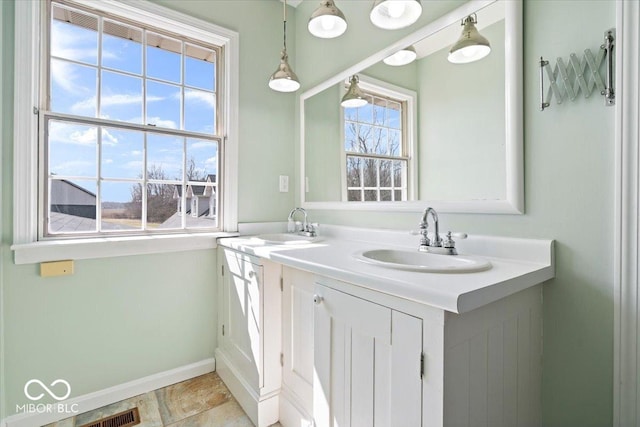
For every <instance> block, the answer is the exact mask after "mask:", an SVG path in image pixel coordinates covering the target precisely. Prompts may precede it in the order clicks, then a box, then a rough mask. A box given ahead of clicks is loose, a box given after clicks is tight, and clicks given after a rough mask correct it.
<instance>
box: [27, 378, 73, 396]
mask: <svg viewBox="0 0 640 427" xmlns="http://www.w3.org/2000/svg"><path fill="white" fill-rule="evenodd" d="M33 383H36V384H38V385H39V386H40V387H42V388H43V389H44V391H46V392H47V393H49V396H51V397H53V398H54V399H56V400H65V399H66V398H67V397H69V395H70V394H71V386H70V385H69V383H68V382H66V381H65V380H61V379H57V380H55V381H54V382H52V383H51V384H50V387H54V386H55V385H56V384H64V385H65V386H66V387H67V393H66V394H65V395H64V396H58V395H57V394H55V393H54V392H52V391H51V390H50V389H49V388H48V387H47V386H46V385H44V383H43V382H42V381H40V380H29V381H27V383H26V384H25V385H24V395H25V396H27V398H29V399H31V400H40V399H42V397H43V396H44V393H40V394H39V395H37V396H32V395H31V394H29V386H30V385H31V384H33Z"/></svg>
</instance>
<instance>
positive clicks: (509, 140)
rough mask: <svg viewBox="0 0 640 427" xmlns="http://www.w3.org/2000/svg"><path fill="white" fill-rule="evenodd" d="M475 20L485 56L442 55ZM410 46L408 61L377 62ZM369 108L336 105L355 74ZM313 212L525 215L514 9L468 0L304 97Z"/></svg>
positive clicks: (304, 151) (518, 16)
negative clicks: (487, 49) (458, 59)
mask: <svg viewBox="0 0 640 427" xmlns="http://www.w3.org/2000/svg"><path fill="white" fill-rule="evenodd" d="M472 14H475V16H476V18H477V28H478V30H479V31H480V33H481V34H482V35H483V36H484V37H486V38H487V39H489V41H490V43H491V53H490V54H489V55H488V56H486V57H485V58H483V59H481V60H479V61H476V62H472V63H468V64H454V63H451V62H449V61H448V60H447V55H448V53H449V49H450V48H451V46H452V45H453V44H454V43H455V42H456V41H457V40H458V38H459V37H460V34H461V31H462V27H461V25H460V24H461V22H462V20H464V19H465V18H466V17H468V16H470V15H472ZM407 46H413V47H414V48H415V50H416V53H417V59H416V60H415V61H414V62H412V63H410V64H408V65H404V66H390V65H387V64H385V63H384V62H383V61H382V60H383V59H384V58H387V57H388V56H390V55H391V54H393V53H394V52H397V51H398V50H400V49H402V48H405V47H407ZM353 75H357V76H358V77H359V86H360V87H361V89H363V91H364V92H365V94H366V95H367V99H368V103H367V105H366V106H363V107H359V108H343V107H341V106H340V100H341V98H342V96H343V95H344V93H345V92H346V90H347V87H348V86H349V84H348V82H349V79H350V77H351V76H353ZM300 114H301V116H300V131H301V136H300V142H301V143H300V157H301V159H300V160H301V164H300V171H301V175H300V179H301V180H300V182H301V186H300V187H301V188H300V194H301V204H302V206H304V207H305V208H309V209H341V210H380V211H409V212H412V211H415V212H419V211H422V210H423V209H424V208H425V207H426V206H433V207H434V208H435V209H436V210H438V211H439V212H459V213H509V214H518V213H523V212H524V188H523V187H524V186H523V141H522V3H521V1H510V0H497V1H496V0H493V1H471V2H468V3H465V4H464V5H462V6H461V7H459V8H457V9H455V10H454V11H452V12H450V13H448V14H446V15H444V16H442V17H441V18H439V19H437V20H435V21H433V22H431V23H429V24H427V25H426V26H424V27H422V28H420V29H418V30H417V31H415V32H414V33H413V34H411V35H409V36H407V37H405V38H403V39H402V40H400V41H398V42H397V43H394V44H393V45H392V46H389V47H387V48H385V49H383V50H381V51H379V52H378V53H376V54H375V55H373V56H371V57H369V58H367V59H365V60H364V61H361V62H360V63H358V64H356V65H354V66H352V67H350V68H349V69H347V70H345V71H344V72H342V73H339V74H338V75H336V76H334V77H333V78H331V79H329V80H327V81H325V82H323V83H321V84H320V85H318V86H316V87H314V88H312V89H310V90H308V91H306V92H304V93H303V94H301V96H300Z"/></svg>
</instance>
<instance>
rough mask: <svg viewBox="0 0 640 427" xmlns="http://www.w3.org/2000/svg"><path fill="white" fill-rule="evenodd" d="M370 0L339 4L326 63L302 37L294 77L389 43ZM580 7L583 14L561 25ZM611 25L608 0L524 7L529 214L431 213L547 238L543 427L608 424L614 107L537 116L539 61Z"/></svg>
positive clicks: (578, 48)
mask: <svg viewBox="0 0 640 427" xmlns="http://www.w3.org/2000/svg"><path fill="white" fill-rule="evenodd" d="M305 3H306V2H303V5H304V4H305ZM310 3H313V2H310ZM368 3H369V2H346V1H342V2H340V3H339V6H340V7H341V9H343V11H344V12H345V14H346V15H347V19H348V20H349V30H348V32H347V34H346V37H345V38H344V39H338V40H339V41H336V42H334V45H333V46H338V45H339V46H340V48H339V49H335V48H334V49H331V55H330V56H329V57H330V58H331V61H326V62H325V63H323V62H322V61H319V59H314V58H317V57H319V56H320V54H315V56H314V52H317V50H319V49H320V47H319V46H320V44H321V42H320V41H316V40H311V39H310V37H309V36H308V35H306V34H302V35H300V34H299V36H298V39H297V43H298V45H297V48H298V52H307V51H308V52H310V56H311V58H310V59H309V60H308V61H305V63H306V65H305V66H304V67H302V66H298V69H297V72H298V73H299V74H300V75H301V76H302V78H304V79H305V80H306V81H308V82H310V84H311V85H313V84H316V83H319V82H321V81H323V80H324V79H326V78H328V77H329V76H331V75H332V74H335V73H337V72H339V71H341V70H343V69H345V68H347V66H349V65H352V64H354V63H356V62H358V61H360V60H362V59H363V58H365V57H366V56H367V55H368V54H370V53H373V52H375V51H377V50H379V49H380V48H382V47H383V46H384V45H385V44H388V43H390V41H391V40H390V37H391V36H390V34H392V32H391V33H390V32H383V31H382V30H378V31H376V30H374V29H372V28H371V26H370V24H368V22H364V20H365V18H362V17H363V16H364V17H366V14H367V13H368V9H369V7H370V5H369V4H368ZM425 3H427V2H423V4H425ZM434 3H437V4H435V5H434ZM427 4H429V6H430V7H444V6H443V3H440V2H429V3H427ZM307 8H308V9H309V5H307ZM578 11H579V16H580V19H567V17H571V16H574V17H575V16H576V13H578ZM425 12H426V13H427V15H428V16H429V14H428V10H426V11H425ZM308 13H309V10H306V11H305V13H304V14H303V16H308ZM430 16H431V18H433V17H434V16H435V15H430ZM299 21H302V19H299ZM298 24H299V26H300V27H301V26H302V24H301V23H300V22H299V23H298ZM614 25H615V2H612V1H607V0H604V1H602V0H600V1H599V0H588V1H578V0H571V1H569V0H567V1H562V0H556V1H534V0H526V1H525V2H524V58H525V59H524V61H525V62H524V123H525V129H524V133H525V140H524V148H525V199H526V200H525V201H526V214H525V215H465V214H442V215H440V223H441V227H442V228H444V229H445V230H447V229H452V230H459V231H465V232H468V233H474V234H491V235H501V236H515V237H533V238H552V239H556V246H555V248H556V278H555V279H554V280H551V281H549V282H548V283H546V284H545V285H544V362H543V363H544V365H543V366H544V370H543V389H542V395H543V397H542V399H543V400H542V402H543V425H544V426H545V427H555V426H558V427H566V426H581V427H588V426H594V427H595V426H598V427H601V426H607V425H611V424H612V401H613V397H612V396H613V391H612V390H613V389H612V367H613V355H612V353H613V302H612V295H613V260H612V257H613V240H612V233H613V225H612V224H613V218H614V210H613V203H614V193H613V189H614V182H613V170H614V164H613V153H614V132H613V131H614V126H613V125H614V110H613V108H607V107H605V106H604V101H603V100H602V98H601V97H600V96H597V95H593V96H592V97H591V98H590V99H584V98H583V97H582V96H581V97H580V99H577V100H576V101H575V102H571V101H565V103H564V104H562V105H556V104H555V100H554V101H553V105H552V106H551V108H550V109H549V110H547V111H545V112H543V113H541V112H539V111H538V102H539V101H538V96H539V95H538V90H539V86H538V66H537V60H538V58H539V57H540V55H544V57H545V58H549V59H551V60H552V61H551V62H552V64H553V63H555V58H557V57H563V58H565V59H567V58H568V57H569V54H570V53H572V52H575V53H577V54H581V52H582V51H583V50H584V49H586V48H590V49H591V50H592V51H593V52H596V51H597V49H598V48H599V46H600V44H601V43H602V37H603V33H604V31H605V30H606V29H608V28H611V27H613V26H614ZM304 31H306V30H304V29H301V28H299V32H304ZM325 49H329V48H328V47H326V48H325ZM324 58H327V56H324ZM300 65H302V64H300ZM454 167H455V165H454ZM425 207H426V206H425ZM309 216H310V219H311V220H312V221H317V222H319V223H320V224H323V223H324V224H345V225H355V226H365V227H366V226H370V227H382V228H395V229H406V230H410V229H413V228H415V224H416V221H417V220H418V216H417V214H413V213H412V214H409V213H363V212H360V211H359V212H347V211H312V212H310V213H309Z"/></svg>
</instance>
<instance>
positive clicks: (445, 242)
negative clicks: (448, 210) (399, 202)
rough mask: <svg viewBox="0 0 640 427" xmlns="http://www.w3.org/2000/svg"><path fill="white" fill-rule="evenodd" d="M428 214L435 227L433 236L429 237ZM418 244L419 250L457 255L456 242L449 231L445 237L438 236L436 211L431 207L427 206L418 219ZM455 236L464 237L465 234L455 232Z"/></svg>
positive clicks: (438, 227)
mask: <svg viewBox="0 0 640 427" xmlns="http://www.w3.org/2000/svg"><path fill="white" fill-rule="evenodd" d="M429 216H431V217H432V218H433V224H434V225H433V226H434V228H435V230H434V233H433V238H429V234H428V233H429V231H428V229H429ZM419 227H420V246H419V247H418V250H419V251H422V252H431V253H436V254H442V255H457V254H458V251H457V250H456V242H454V241H453V236H454V235H452V234H451V232H450V231H449V232H447V235H446V236H445V238H444V239H443V238H441V237H440V225H439V224H438V213H437V212H436V210H435V209H433V208H432V207H428V208H427V209H425V210H424V212H423V213H422V218H421V220H420V224H419ZM455 237H457V238H461V239H466V237H467V235H466V234H464V233H456V234H455Z"/></svg>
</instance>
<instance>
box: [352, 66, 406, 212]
mask: <svg viewBox="0 0 640 427" xmlns="http://www.w3.org/2000/svg"><path fill="white" fill-rule="evenodd" d="M358 79H359V82H358V86H359V87H360V89H362V90H363V91H365V92H370V93H374V94H376V95H379V96H382V97H388V98H393V99H395V100H399V101H401V102H403V103H404V108H405V109H406V111H405V112H404V114H403V116H404V118H405V120H404V121H403V123H402V126H403V129H402V137H403V141H402V144H403V145H404V146H405V147H406V149H405V150H406V151H405V152H406V155H407V157H408V159H407V201H412V200H415V199H416V183H417V180H418V172H417V168H416V158H417V155H418V153H417V146H418V144H417V141H416V139H417V138H418V130H417V126H418V112H417V108H416V105H417V102H418V94H417V92H415V91H413V90H409V89H406V88H403V87H400V86H396V85H394V84H391V83H389V82H385V81H383V80H378V79H374V78H373V77H369V76H366V75H362V74H360V75H358ZM345 83H346V84H348V83H349V82H348V81H345ZM346 91H347V88H346V87H343V88H342V91H341V93H342V94H343V95H344V93H346ZM344 120H345V118H344V108H342V107H340V144H341V146H340V162H341V163H342V165H341V169H340V171H341V174H342V177H341V182H342V183H341V189H342V201H343V202H346V201H347V200H348V197H347V195H348V191H347V152H346V150H345V148H344V139H345V133H344ZM389 158H390V159H391V157H389ZM361 203H366V204H379V203H386V202H382V201H370V202H364V201H361V202H355V201H354V202H349V204H361Z"/></svg>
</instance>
